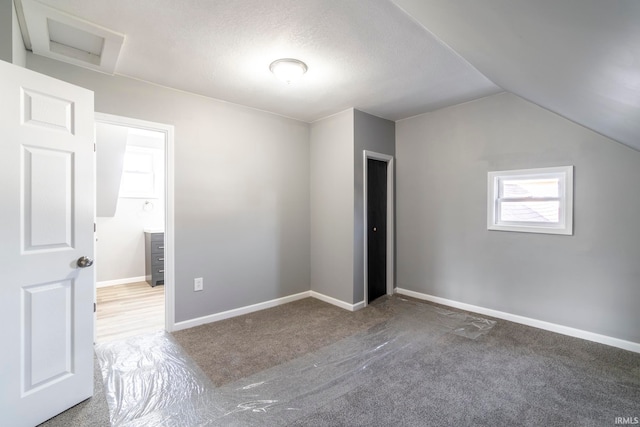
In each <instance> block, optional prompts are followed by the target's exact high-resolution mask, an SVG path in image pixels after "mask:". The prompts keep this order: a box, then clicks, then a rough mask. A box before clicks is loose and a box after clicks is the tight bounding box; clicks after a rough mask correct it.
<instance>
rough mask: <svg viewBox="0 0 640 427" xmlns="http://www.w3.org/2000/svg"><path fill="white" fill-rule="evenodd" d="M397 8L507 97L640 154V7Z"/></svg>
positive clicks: (541, 3)
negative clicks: (510, 94)
mask: <svg viewBox="0 0 640 427" xmlns="http://www.w3.org/2000/svg"><path fill="white" fill-rule="evenodd" d="M394 2H395V3H396V4H398V5H399V6H400V7H402V8H403V9H404V10H406V11H407V12H408V13H410V14H411V15H412V16H414V17H415V18H416V19H417V20H418V21H419V22H420V23H422V24H423V25H424V26H425V27H426V28H428V29H429V31H431V32H433V33H434V34H435V35H436V36H438V37H439V38H440V39H442V40H444V42H445V43H446V44H447V45H448V46H450V47H451V48H452V49H454V50H455V51H456V52H458V53H459V54H460V55H462V57H464V58H465V59H466V60H467V61H469V62H470V63H471V64H472V65H473V66H474V67H476V68H477V69H478V70H479V71H480V72H482V73H483V74H484V75H485V76H487V77H488V78H489V79H491V81H493V82H494V83H496V84H497V85H499V86H500V87H502V88H503V89H505V90H507V91H510V92H513V93H515V94H516V95H519V96H521V97H523V98H525V99H528V100H529V101H531V102H534V103H535V104H538V105H540V106H542V107H544V108H546V109H548V110H551V111H553V112H555V113H557V114H560V115H561V116H564V117H566V118H568V119H570V120H573V121H575V122H576V123H579V124H581V125H583V126H585V127H588V128H590V129H592V130H595V131H596V132H599V133H601V134H603V135H605V136H608V137H610V138H612V139H614V140H617V141H619V142H622V143H623V144H626V145H628V146H630V147H633V148H635V149H637V150H640V1H638V0H483V1H470V0H394Z"/></svg>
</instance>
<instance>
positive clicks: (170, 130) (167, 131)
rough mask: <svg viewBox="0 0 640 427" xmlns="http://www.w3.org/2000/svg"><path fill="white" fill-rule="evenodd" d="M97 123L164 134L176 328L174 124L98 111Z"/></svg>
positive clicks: (168, 293)
mask: <svg viewBox="0 0 640 427" xmlns="http://www.w3.org/2000/svg"><path fill="white" fill-rule="evenodd" d="M95 120H96V122H100V123H107V124H113V125H118V126H126V127H130V128H138V129H145V130H152V131H156V132H162V133H164V135H165V137H164V153H165V156H164V168H165V173H164V177H165V178H164V181H165V182H164V192H165V212H164V227H165V228H164V239H165V245H164V246H165V250H164V251H165V252H164V258H165V266H164V304H165V308H164V309H165V329H166V330H167V331H168V332H172V331H174V330H175V323H176V322H175V303H174V301H175V268H174V267H175V252H174V241H175V240H174V160H173V159H174V148H173V147H174V127H173V125H167V124H163V123H156V122H150V121H146V120H139V119H132V118H130V117H122V116H115V115H112V114H104V113H95Z"/></svg>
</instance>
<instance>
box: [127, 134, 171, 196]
mask: <svg viewBox="0 0 640 427" xmlns="http://www.w3.org/2000/svg"><path fill="white" fill-rule="evenodd" d="M160 163H161V155H160V152H159V150H156V149H153V148H145V147H136V146H127V149H126V151H125V154H124V165H123V169H122V181H121V182H120V197H129V198H158V195H159V190H160V184H161V183H160V182H159V181H160V180H159V179H158V174H157V171H158V170H159V168H160V167H161V165H160Z"/></svg>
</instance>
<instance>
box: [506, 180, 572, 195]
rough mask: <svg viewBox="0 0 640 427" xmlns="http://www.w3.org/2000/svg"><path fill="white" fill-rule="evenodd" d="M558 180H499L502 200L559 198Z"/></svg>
mask: <svg viewBox="0 0 640 427" xmlns="http://www.w3.org/2000/svg"><path fill="white" fill-rule="evenodd" d="M559 181H560V180H559V179H558V178H545V179H504V180H501V184H502V195H501V197H503V198H521V197H559V194H560V187H559V185H558V183H559Z"/></svg>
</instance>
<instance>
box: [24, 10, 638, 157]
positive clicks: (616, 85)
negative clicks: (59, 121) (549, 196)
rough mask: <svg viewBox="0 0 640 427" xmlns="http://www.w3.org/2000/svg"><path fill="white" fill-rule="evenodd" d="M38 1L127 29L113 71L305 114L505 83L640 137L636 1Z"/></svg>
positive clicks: (396, 115)
mask: <svg viewBox="0 0 640 427" xmlns="http://www.w3.org/2000/svg"><path fill="white" fill-rule="evenodd" d="M22 2H25V3H27V2H32V3H33V0H22ZM39 3H40V4H45V5H48V6H50V7H52V8H55V9H57V10H59V11H62V12H66V13H67V14H69V15H72V16H75V17H78V18H81V19H82V20H84V21H88V22H90V23H93V24H97V25H98V26H101V27H104V28H107V29H109V30H112V31H114V32H118V33H122V34H124V36H125V39H124V44H123V45H122V51H121V53H120V56H119V58H118V61H117V64H116V65H115V70H114V72H115V73H116V74H120V75H125V76H129V77H133V78H136V79H142V80H145V81H149V82H153V83H156V84H160V85H164V86H168V87H172V88H176V89H180V90H185V91H189V92H193V93H197V94H201V95H205V96H210V97H213V98H218V99H221V100H225V101H229V102H233V103H238V104H242V105H247V106H250V107H254V108H258V109H262V110H267V111H271V112H274V113H277V114H282V115H285V116H288V117H293V118H296V119H299V120H303V121H307V122H311V121H314V120H317V119H320V118H322V117H325V116H327V115H330V114H333V113H336V112H338V111H341V110H344V109H346V108H349V107H355V108H358V109H361V110H363V111H366V112H369V113H371V114H374V115H376V116H379V117H383V118H387V119H390V120H399V119H403V118H407V117H411V116H414V115H417V114H421V113H425V112H428V111H433V110H436V109H439V108H442V107H446V106H449V105H454V104H458V103H461V102H466V101H470V100H473V99H477V98H480V97H483V96H487V95H491V94H494V93H498V92H501V91H503V90H506V91H509V92H513V93H514V94H516V95H519V96H521V97H523V98H525V99H527V100H529V101H531V102H534V103H536V104H538V105H540V106H542V107H544V108H546V109H549V110H551V111H553V112H555V113H557V114H560V115H562V116H564V117H566V118H568V119H570V120H573V121H575V122H577V123H579V124H581V125H584V126H586V127H588V128H591V129H593V130H595V131H597V132H599V133H601V134H603V135H605V136H608V137H610V138H613V139H615V140H617V141H619V142H622V143H624V144H626V145H629V146H631V147H634V148H636V149H639V150H640V25H638V23H639V22H640V2H638V1H636V0H483V1H474V0H393V1H390V0H269V1H264V0H136V1H131V0H110V1H103V0H40V1H39ZM27 41H28V38H27ZM283 57H293V58H298V59H300V60H302V61H304V62H306V63H307V65H308V67H309V70H308V72H307V74H306V75H305V76H304V77H303V78H302V80H300V81H299V82H296V83H292V84H291V85H287V84H285V83H282V82H280V81H279V80H276V79H275V77H274V76H273V75H271V73H270V71H269V64H270V63H271V62H272V61H274V60H275V59H278V58H283Z"/></svg>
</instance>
